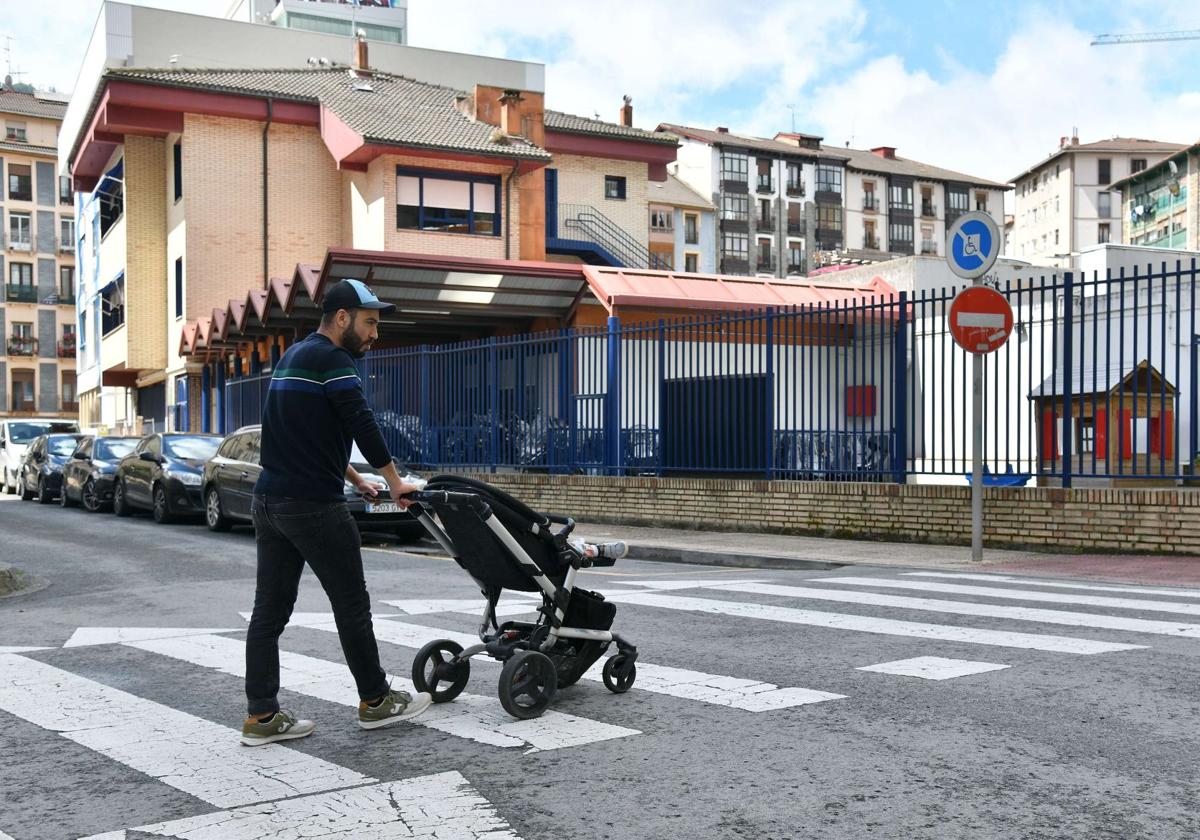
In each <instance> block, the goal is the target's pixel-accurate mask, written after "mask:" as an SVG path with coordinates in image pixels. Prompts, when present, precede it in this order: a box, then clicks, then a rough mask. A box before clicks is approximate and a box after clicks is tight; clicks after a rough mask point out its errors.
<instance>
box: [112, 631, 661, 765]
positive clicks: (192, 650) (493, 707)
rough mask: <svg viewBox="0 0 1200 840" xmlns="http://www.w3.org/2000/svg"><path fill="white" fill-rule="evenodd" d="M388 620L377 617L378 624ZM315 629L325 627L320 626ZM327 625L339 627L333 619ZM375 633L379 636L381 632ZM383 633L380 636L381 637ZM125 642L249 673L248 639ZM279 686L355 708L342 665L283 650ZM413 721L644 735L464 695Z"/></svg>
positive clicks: (597, 736) (483, 738)
mask: <svg viewBox="0 0 1200 840" xmlns="http://www.w3.org/2000/svg"><path fill="white" fill-rule="evenodd" d="M385 623H386V622H382V621H381V622H377V623H376V626H377V627H378V626H379V625H382V624H385ZM314 629H326V628H325V627H323V626H319V625H318V626H316V627H315V628H314ZM328 629H332V630H333V631H334V632H336V627H334V626H333V625H332V624H330V625H329V627H328ZM377 635H379V634H378V633H377ZM380 637H381V638H382V636H380ZM124 644H125V645H126V646H127V647H134V648H138V649H140V650H145V651H150V652H152V653H158V654H161V655H163V656H169V657H172V658H175V659H180V660H183V661H184V662H190V663H191V664H193V665H199V666H200V667H203V668H210V669H212V670H215V671H220V672H221V673H225V674H229V675H231V676H235V677H241V676H245V673H246V671H245V649H246V644H245V642H243V641H241V640H239V639H231V638H229V637H227V636H191V637H186V638H173V639H157V640H150V641H144V642H125V643H124ZM279 676H280V685H281V686H282V687H283V688H284V689H287V690H289V691H293V692H295V693H297V694H303V695H306V696H309V697H316V698H318V699H321V700H326V701H328V702H330V703H339V704H348V705H350V706H353V707H355V708H357V706H358V699H357V698H358V693H357V691H356V689H355V687H354V680H353V679H352V678H351V676H350V672H349V670H347V668H346V666H345V665H344V664H341V663H338V662H331V661H329V660H326V659H318V658H316V657H312V656H304V655H302V654H298V653H288V652H286V651H281V652H280V654H279ZM392 685H393V687H394V688H403V689H404V690H406V691H413V690H414V689H413V686H412V683H411V682H409V681H408V680H403V679H399V678H393V682H392ZM412 723H413V724H415V725H419V726H427V727H429V728H430V729H436V730H438V731H440V732H445V733H446V734H448V735H456V736H458V737H460V738H468V739H470V740H472V741H476V742H478V743H481V744H487V745H490V746H494V747H525V748H527V749H528V750H529V751H530V752H533V751H538V750H554V749H561V748H563V747H576V746H580V745H582V744H591V743H595V742H597V741H607V740H610V739H612V738H623V737H626V736H630V735H638V734H640V733H639V732H638V731H637V730H636V729H629V728H628V727H624V726H615V725H613V724H609V723H602V722H600V721H596V720H589V719H587V718H582V717H577V716H576V715H569V714H566V713H565V712H558V711H554V710H549V711H547V712H545V713H544V714H543V715H542V716H541V717H538V718H534V719H533V720H515V719H513V718H511V717H509V715H508V713H506V712H505V711H504V709H503V708H502V707H501V706H500V703H499V701H497V700H496V699H495V698H492V697H482V696H480V695H473V694H461V695H459V697H458V699H457V700H455V702H454V703H448V704H442V705H436V706H434V707H432V708H430V709H429V710H428V711H426V712H425V713H424V714H422V715H421V716H420V717H418V718H414V719H413V721H412Z"/></svg>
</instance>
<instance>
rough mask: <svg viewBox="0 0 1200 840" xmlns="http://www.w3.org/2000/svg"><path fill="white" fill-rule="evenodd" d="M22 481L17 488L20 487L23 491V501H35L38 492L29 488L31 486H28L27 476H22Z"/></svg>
mask: <svg viewBox="0 0 1200 840" xmlns="http://www.w3.org/2000/svg"><path fill="white" fill-rule="evenodd" d="M20 481H21V483H20V485H19V486H18V488H17V489H19V490H20V491H21V501H22V502H29V501H33V497H34V496H36V495H37V494H36V493H34V492H33V491H32V490H30V489H29V486H28V484H29V483H28V482H27V481H26V480H25V476H21V477H20Z"/></svg>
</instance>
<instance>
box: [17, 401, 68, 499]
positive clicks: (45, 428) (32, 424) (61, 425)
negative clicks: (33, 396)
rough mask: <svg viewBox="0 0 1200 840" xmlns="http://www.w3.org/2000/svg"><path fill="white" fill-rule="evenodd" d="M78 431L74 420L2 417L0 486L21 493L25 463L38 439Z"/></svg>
mask: <svg viewBox="0 0 1200 840" xmlns="http://www.w3.org/2000/svg"><path fill="white" fill-rule="evenodd" d="M78 431H79V424H78V423H76V422H75V421H74V420H55V419H53V418H39V417H30V418H26V419H20V420H18V419H8V420H0V489H3V491H4V492H5V493H16V492H17V486H18V483H19V476H20V471H21V462H22V461H23V460H24V459H25V452H26V451H27V450H28V449H29V444H30V443H32V442H33V440H34V438H36V437H38V436H39V435H48V434H54V433H57V432H78Z"/></svg>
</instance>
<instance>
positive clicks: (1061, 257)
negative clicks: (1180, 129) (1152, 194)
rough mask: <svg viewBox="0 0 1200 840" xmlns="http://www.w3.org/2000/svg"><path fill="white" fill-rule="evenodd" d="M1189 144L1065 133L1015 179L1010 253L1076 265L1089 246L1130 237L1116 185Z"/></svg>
mask: <svg viewBox="0 0 1200 840" xmlns="http://www.w3.org/2000/svg"><path fill="white" fill-rule="evenodd" d="M1183 148H1186V147H1184V146H1183V145H1181V144H1179V143H1170V142H1164V141H1161V140H1144V139H1139V138H1135V137H1112V138H1109V139H1107V140H1098V141H1096V142H1093V143H1080V142H1079V137H1078V136H1071V137H1062V138H1060V139H1059V144H1058V148H1057V149H1056V150H1055V151H1054V152H1053V153H1051V154H1050V155H1048V156H1047V157H1045V158H1043V159H1042V160H1041V161H1039V162H1038V163H1036V164H1034V165H1033V166H1031V167H1029V168H1028V169H1025V170H1023V171H1022V172H1021V173H1020V174H1018V175H1017V176H1016V177H1014V178H1013V179H1012V181H1011V183H1012V185H1013V187H1014V188H1015V190H1016V192H1015V202H1014V213H1013V227H1012V231H1011V233H1010V234H1009V254H1008V255H1009V256H1011V257H1017V258H1019V259H1022V260H1029V261H1032V262H1037V263H1040V264H1042V265H1054V266H1061V267H1064V268H1071V267H1073V266H1075V265H1076V264H1077V261H1078V257H1079V253H1080V252H1081V251H1083V250H1086V249H1088V248H1092V247H1094V246H1096V245H1102V244H1104V243H1109V242H1111V243H1121V242H1124V241H1125V238H1124V236H1125V233H1124V230H1123V226H1122V219H1121V192H1120V189H1119V188H1116V187H1115V185H1116V184H1117V182H1119V181H1122V180H1123V179H1126V178H1128V177H1129V176H1131V175H1135V174H1137V173H1139V172H1142V171H1145V170H1146V169H1148V168H1151V167H1153V166H1155V165H1156V164H1158V163H1159V162H1160V161H1162V160H1163V159H1165V158H1166V157H1168V156H1169V155H1171V154H1173V153H1175V152H1178V151H1180V150H1181V149H1183Z"/></svg>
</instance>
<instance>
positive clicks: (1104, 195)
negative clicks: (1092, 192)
mask: <svg viewBox="0 0 1200 840" xmlns="http://www.w3.org/2000/svg"><path fill="white" fill-rule="evenodd" d="M1096 215H1097V216H1099V217H1100V218H1101V219H1108V218H1111V217H1112V193H1110V192H1101V193H1100V195H1099V198H1098V200H1097V202H1096Z"/></svg>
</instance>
